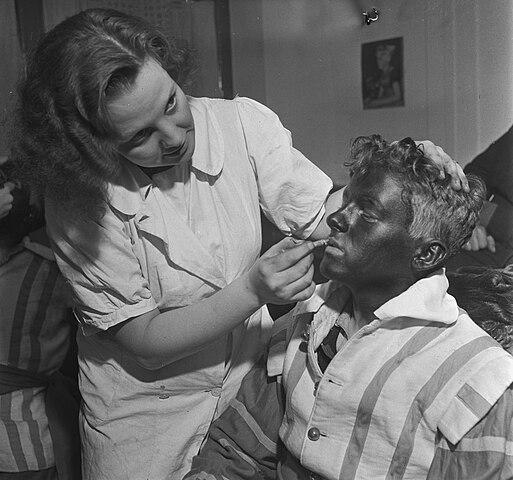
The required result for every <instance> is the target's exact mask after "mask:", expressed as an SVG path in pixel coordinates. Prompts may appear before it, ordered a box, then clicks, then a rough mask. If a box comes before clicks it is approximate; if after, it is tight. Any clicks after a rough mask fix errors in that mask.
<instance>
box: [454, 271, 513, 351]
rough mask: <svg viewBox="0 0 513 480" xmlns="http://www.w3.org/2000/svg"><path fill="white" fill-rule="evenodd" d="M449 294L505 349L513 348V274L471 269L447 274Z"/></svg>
mask: <svg viewBox="0 0 513 480" xmlns="http://www.w3.org/2000/svg"><path fill="white" fill-rule="evenodd" d="M447 278H448V279H449V290H448V291H449V293H450V294H451V295H452V296H454V297H455V298H456V301H457V302H458V305H459V306H460V307H461V308H463V309H464V310H466V311H467V313H468V314H469V315H470V317H471V318H472V320H474V322H475V323H477V324H478V325H479V326H480V327H481V328H482V329H483V330H484V331H485V332H486V333H488V334H489V335H490V336H491V337H493V338H494V339H495V340H497V341H498V342H499V343H500V344H501V345H502V346H503V347H504V348H505V349H508V350H510V351H511V349H512V347H513V272H511V271H507V270H505V269H499V268H490V267H481V266H472V267H470V266H469V267H461V268H459V269H458V270H457V271H456V272H449V273H447Z"/></svg>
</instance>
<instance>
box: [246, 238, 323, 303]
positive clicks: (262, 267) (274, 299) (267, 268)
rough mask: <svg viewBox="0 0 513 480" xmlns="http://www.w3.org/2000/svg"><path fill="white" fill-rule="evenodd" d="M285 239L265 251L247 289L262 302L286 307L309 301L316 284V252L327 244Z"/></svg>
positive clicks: (254, 269)
mask: <svg viewBox="0 0 513 480" xmlns="http://www.w3.org/2000/svg"><path fill="white" fill-rule="evenodd" d="M325 244H326V243H325V241H324V240H318V241H315V242H312V241H308V240H306V241H305V240H296V239H293V238H291V237H286V238H284V239H283V240H281V241H280V242H278V243H277V244H276V245H273V246H272V247H271V248H270V249H269V250H267V252H265V253H264V254H263V255H262V256H261V257H260V258H259V259H258V260H257V261H256V262H255V264H254V265H253V266H252V267H251V269H250V270H249V272H248V286H249V288H250V289H251V290H252V292H253V293H254V294H255V295H256V296H257V298H258V299H259V301H260V303H262V304H264V303H274V304H278V305H280V304H286V303H294V302H299V301H301V300H306V299H308V298H310V297H311V296H312V294H313V292H314V290H315V283H314V282H313V274H314V268H313V259H314V256H313V253H312V252H313V250H314V249H315V248H317V247H319V246H322V245H325Z"/></svg>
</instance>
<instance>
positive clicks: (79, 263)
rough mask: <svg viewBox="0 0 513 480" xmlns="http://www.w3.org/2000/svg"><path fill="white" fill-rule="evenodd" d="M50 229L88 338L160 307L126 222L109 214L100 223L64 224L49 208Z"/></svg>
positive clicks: (90, 221) (60, 266) (50, 234)
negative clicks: (153, 295) (134, 248)
mask: <svg viewBox="0 0 513 480" xmlns="http://www.w3.org/2000/svg"><path fill="white" fill-rule="evenodd" d="M46 217H47V231H48V235H49V236H50V239H51V241H52V244H53V249H54V253H55V257H56V260H57V263H58V265H59V268H60V270H61V272H62V274H63V276H64V278H65V279H66V281H67V282H68V283H69V285H70V286H71V290H72V296H73V307H74V310H75V315H76V316H77V318H78V320H79V322H80V323H81V326H82V330H83V331H84V334H86V335H89V334H93V333H96V332H98V331H100V330H107V329H108V328H110V327H111V326H113V325H116V324H118V323H121V322H123V321H125V320H128V319H129V318H132V317H136V316H138V315H142V314H144V313H147V312H149V311H151V310H153V309H155V308H156V302H155V300H154V299H153V297H152V296H151V292H150V289H149V285H148V282H147V280H146V279H145V278H144V277H143V275H142V272H141V268H140V265H139V262H138V260H137V258H136V256H135V254H134V252H133V250H132V246H131V242H130V238H129V236H128V235H127V234H126V233H125V230H124V224H123V221H122V220H121V219H119V218H118V217H117V216H116V215H115V214H114V213H113V212H112V211H110V210H107V213H106V214H105V216H104V217H103V218H102V219H101V221H99V222H95V221H92V220H87V219H84V220H81V221H80V222H72V221H67V222H63V221H62V220H61V218H60V217H59V216H58V215H57V214H56V211H54V209H52V208H51V207H50V208H48V207H47V211H46Z"/></svg>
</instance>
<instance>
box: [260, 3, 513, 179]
mask: <svg viewBox="0 0 513 480" xmlns="http://www.w3.org/2000/svg"><path fill="white" fill-rule="evenodd" d="M358 3H359V4H360V5H363V6H366V7H371V6H376V7H378V9H380V10H381V18H380V20H379V21H378V22H376V23H373V24H372V25H370V26H362V24H361V17H360V10H359V9H358V8H357V7H356V4H358ZM512 15H513V2H511V1H510V0H493V1H492V2H485V1H484V0H430V1H429V2H426V1H424V0H386V1H385V0H375V1H373V2H366V1H361V2H357V1H349V0H344V1H334V0H316V1H315V2H312V1H311V0H262V18H263V20H262V31H263V38H264V70H265V93H266V102H267V105H268V106H270V107H271V108H273V109H274V110H275V111H276V112H277V113H278V114H279V115H280V116H281V118H282V121H283V123H284V124H285V125H286V126H287V127H288V128H289V129H290V130H291V131H292V132H293V136H294V142H295V144H296V145H297V146H298V148H299V149H300V150H302V151H303V152H304V153H305V154H306V155H307V156H308V157H309V158H311V159H312V160H313V161H314V162H315V163H317V164H318V165H319V166H321V168H323V169H324V170H325V171H326V172H327V173H328V174H329V175H330V176H331V177H332V178H333V179H334V180H335V181H337V182H340V183H344V182H345V181H347V171H346V169H344V167H343V166H342V163H343V161H344V158H345V155H346V152H347V149H348V146H349V144H350V140H351V139H352V138H354V137H355V136H357V135H362V134H370V133H376V132H379V133H382V134H383V135H384V136H385V138H389V139H397V138H402V137H404V136H406V135H409V136H412V137H413V138H416V139H424V138H429V139H432V140H433V141H435V142H436V143H438V144H440V145H442V146H443V147H444V149H445V150H446V151H447V152H448V153H450V154H451V155H452V156H453V157H454V158H455V159H457V160H458V161H460V163H462V164H465V163H466V162H467V161H469V160H470V159H471V158H472V157H473V156H474V155H475V154H476V153H478V152H479V151H480V150H482V149H483V148H484V147H485V146H486V145H487V144H488V143H489V142H490V141H492V140H493V139H495V138H496V137H498V136H499V135H500V134H501V133H502V132H504V131H505V130H506V129H507V127H508V126H509V125H510V124H511V123H512V121H513V82H511V78H513V77H512V75H511V74H512V68H513V53H512V52H513V41H512V40H513V37H512V25H513V19H512ZM398 36H402V37H403V38H404V68H405V73H404V78H405V106H404V107H395V108H385V109H377V110H363V108H362V99H361V79H360V76H361V71H360V48H361V44H362V43H365V42H370V41H376V40H381V39H386V38H391V37H398Z"/></svg>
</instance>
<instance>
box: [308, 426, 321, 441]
mask: <svg viewBox="0 0 513 480" xmlns="http://www.w3.org/2000/svg"><path fill="white" fill-rule="evenodd" d="M307 435H308V438H309V439H310V440H312V442H316V441H317V440H319V438H320V436H321V432H320V431H319V429H318V428H317V427H312V428H311V429H310V430H308V434H307Z"/></svg>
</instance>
